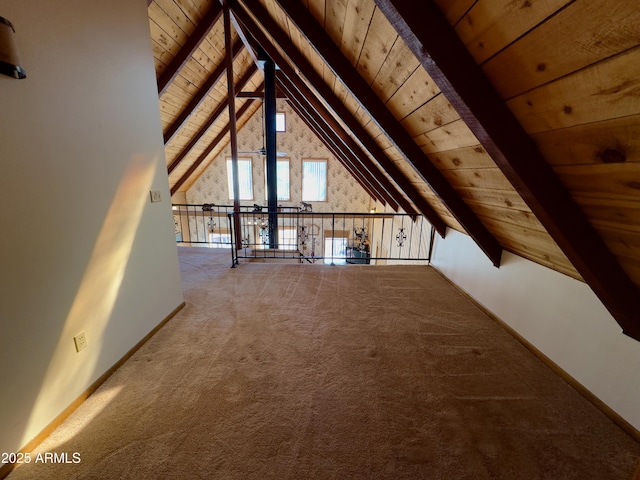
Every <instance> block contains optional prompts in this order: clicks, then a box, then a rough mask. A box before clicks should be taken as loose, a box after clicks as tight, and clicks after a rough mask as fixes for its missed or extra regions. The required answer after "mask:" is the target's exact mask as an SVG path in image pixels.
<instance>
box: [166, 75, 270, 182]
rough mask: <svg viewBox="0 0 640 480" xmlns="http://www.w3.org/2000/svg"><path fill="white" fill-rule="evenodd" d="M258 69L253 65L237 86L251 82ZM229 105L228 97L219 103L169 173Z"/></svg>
mask: <svg viewBox="0 0 640 480" xmlns="http://www.w3.org/2000/svg"><path fill="white" fill-rule="evenodd" d="M257 71H258V68H257V67H256V66H255V65H251V66H250V67H249V69H248V70H247V71H246V72H245V74H244V75H243V76H242V78H241V79H240V80H238V83H237V85H236V87H237V88H238V89H240V88H243V87H244V86H245V85H246V84H247V83H248V82H249V80H251V77H253V75H255V73H256V72H257ZM228 105H229V99H228V98H225V99H224V100H223V101H222V102H220V105H218V106H217V108H216V109H215V110H214V111H213V113H211V115H209V118H208V119H207V121H206V122H205V123H204V124H203V125H202V127H200V129H199V130H198V131H197V132H196V134H195V135H194V136H193V137H192V138H191V140H189V143H187V144H186V145H185V146H184V148H183V149H182V150H181V151H180V153H179V154H178V155H177V156H176V158H174V159H173V160H172V162H171V163H170V164H169V166H168V167H167V171H168V173H169V174H171V173H172V172H173V171H174V170H175V169H176V167H177V166H178V165H180V163H181V162H182V161H183V160H184V158H185V157H186V156H187V155H189V152H191V150H192V149H193V148H194V147H195V146H196V145H197V144H198V143H199V142H200V140H202V137H203V136H204V135H205V134H206V133H207V131H208V130H209V129H210V128H211V127H212V125H213V124H214V123H215V122H216V120H218V117H220V115H222V113H223V112H224V111H225V109H226V108H227V107H228Z"/></svg>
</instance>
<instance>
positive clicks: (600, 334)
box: [432, 230, 640, 429]
mask: <svg viewBox="0 0 640 480" xmlns="http://www.w3.org/2000/svg"><path fill="white" fill-rule="evenodd" d="M432 264H433V266H435V267H436V268H437V269H438V270H440V271H441V272H442V273H443V274H444V275H445V276H446V277H447V278H449V279H450V280H451V281H452V282H454V283H455V284H456V285H458V286H459V287H460V288H462V289H463V290H464V291H465V292H467V293H468V294H469V295H470V296H471V297H473V298H474V299H475V300H476V301H478V302H479V303H480V304H481V305H482V306H483V307H485V308H486V309H488V310H489V311H491V312H492V313H493V314H494V315H496V316H497V317H498V318H500V319H501V320H502V321H504V322H505V323H506V324H508V325H509V326H510V327H512V328H513V329H514V330H515V331H517V332H518V333H519V334H520V335H522V336H523V337H524V338H526V339H527V340H528V341H529V342H530V343H531V344H533V345H534V346H535V347H536V348H537V349H538V350H540V351H541V352H542V353H543V354H545V355H546V356H547V357H549V358H550V359H551V360H552V361H553V362H554V363H556V364H557V365H558V366H559V367H560V368H562V369H563V370H564V371H566V372H567V373H568V374H569V375H571V376H572V377H573V378H574V379H576V380H577V381H578V382H580V383H581V384H582V385H583V386H584V387H586V388H587V389H588V390H589V391H590V392H592V393H593V394H594V395H596V396H597V397H598V398H599V399H600V400H602V401H603V402H604V403H605V404H607V405H608V406H609V407H610V408H612V409H613V410H614V411H615V412H617V413H618V414H619V415H621V416H622V417H623V418H624V419H625V420H626V421H627V422H629V423H630V424H631V425H633V426H634V427H635V428H636V429H640V342H637V341H636V340H633V339H631V338H629V337H627V336H626V335H623V334H622V331H621V328H620V327H619V326H618V324H617V323H616V322H615V321H614V319H613V318H612V317H611V315H610V314H609V312H608V311H607V310H606V309H605V308H604V306H603V305H602V304H601V303H600V301H599V300H598V298H597V297H596V296H595V295H594V294H593V292H592V291H591V289H590V288H589V287H588V286H587V285H586V284H584V283H582V282H580V281H578V280H575V279H573V278H570V277H568V276H566V275H563V274H560V273H558V272H555V271H553V270H550V269H548V268H545V267H543V266H540V265H538V264H535V263H533V262H531V261H529V260H526V259H524V258H521V257H518V256H516V255H512V254H510V253H508V252H504V253H503V256H502V266H501V267H500V268H499V269H498V268H495V267H494V266H493V265H492V264H491V262H490V261H489V260H488V259H487V258H486V257H485V256H484V254H483V253H482V252H481V251H480V249H479V248H478V247H477V246H476V244H475V243H474V242H473V241H472V240H471V238H470V237H468V236H466V235H463V234H461V233H459V232H456V231H454V230H448V231H447V236H446V238H445V239H442V238H440V237H439V236H436V242H435V247H434V254H433V259H432Z"/></svg>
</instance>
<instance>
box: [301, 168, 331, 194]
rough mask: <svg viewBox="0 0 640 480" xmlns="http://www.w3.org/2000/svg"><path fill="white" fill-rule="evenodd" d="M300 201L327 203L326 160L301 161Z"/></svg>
mask: <svg viewBox="0 0 640 480" xmlns="http://www.w3.org/2000/svg"><path fill="white" fill-rule="evenodd" d="M302 201H303V202H326V201H327V161H326V160H302Z"/></svg>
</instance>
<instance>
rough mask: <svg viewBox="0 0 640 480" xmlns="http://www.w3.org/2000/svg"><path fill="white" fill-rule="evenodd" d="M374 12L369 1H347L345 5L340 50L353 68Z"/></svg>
mask: <svg viewBox="0 0 640 480" xmlns="http://www.w3.org/2000/svg"><path fill="white" fill-rule="evenodd" d="M374 11H375V4H374V3H373V2H372V1H371V0H349V2H348V4H347V12H346V14H345V19H344V27H343V34H342V40H341V41H340V50H341V51H342V53H343V54H344V56H345V57H347V59H349V62H351V65H353V66H355V65H356V64H357V63H358V60H359V59H360V54H361V53H362V48H363V46H364V40H365V38H366V37H367V32H368V31H369V25H370V24H371V21H372V18H373V12H374Z"/></svg>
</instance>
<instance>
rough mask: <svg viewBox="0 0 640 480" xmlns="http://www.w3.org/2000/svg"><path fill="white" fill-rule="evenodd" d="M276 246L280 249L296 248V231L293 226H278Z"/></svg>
mask: <svg viewBox="0 0 640 480" xmlns="http://www.w3.org/2000/svg"><path fill="white" fill-rule="evenodd" d="M278 248H279V249H280V250H296V249H297V248H298V231H297V230H296V229H295V228H286V227H280V228H278Z"/></svg>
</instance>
